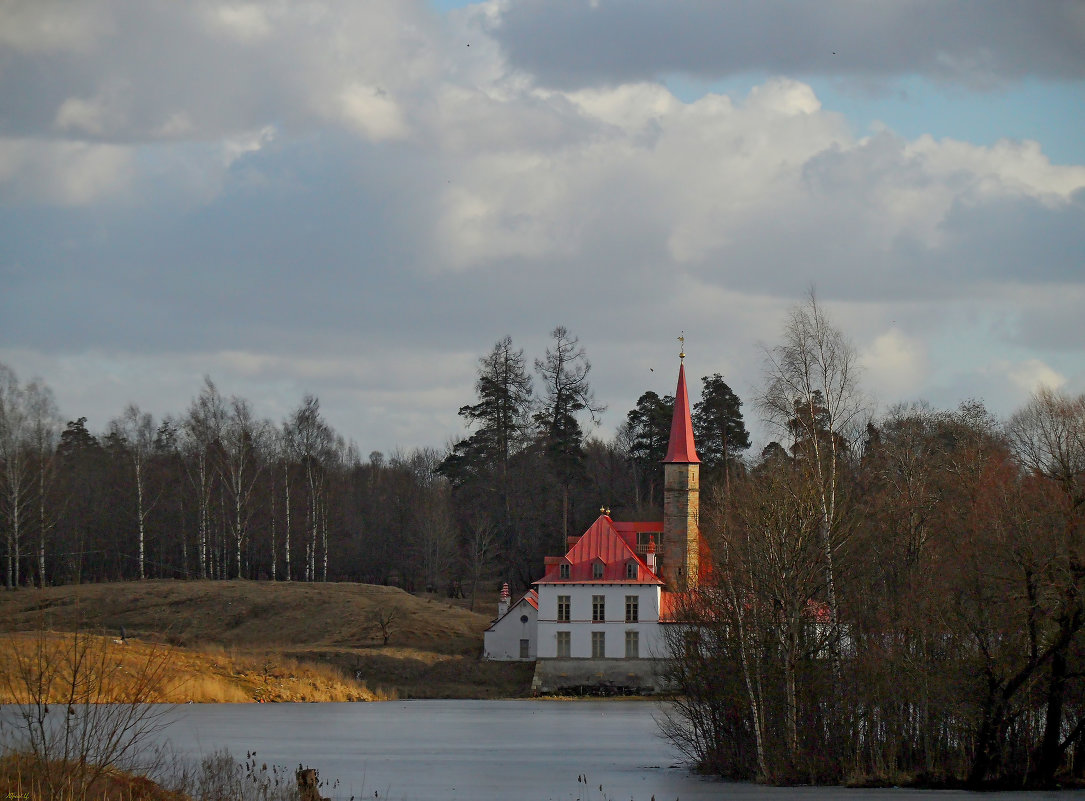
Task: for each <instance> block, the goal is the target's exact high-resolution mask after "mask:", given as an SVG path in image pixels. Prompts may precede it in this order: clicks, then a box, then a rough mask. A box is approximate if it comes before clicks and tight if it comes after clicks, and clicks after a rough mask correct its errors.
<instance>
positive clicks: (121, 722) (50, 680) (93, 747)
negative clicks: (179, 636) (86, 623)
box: [0, 622, 170, 799]
mask: <svg viewBox="0 0 1085 801" xmlns="http://www.w3.org/2000/svg"><path fill="white" fill-rule="evenodd" d="M5 639H6V642H4V650H5V652H6V654H5V655H6V657H7V659H8V667H9V669H8V670H5V671H3V672H2V673H0V687H2V688H3V689H4V690H6V695H8V697H10V698H12V699H13V700H14V701H15V704H14V707H13V710H14V718H15V720H16V721H17V725H16V727H15V728H14V730H13V729H12V728H11V727H9V728H8V730H7V731H6V732H5V734H6V735H7V737H8V738H11V739H8V741H6V742H4V743H3V745H4V746H5V750H7V749H9V748H10V749H12V750H16V751H25V752H29V754H30V757H31V759H32V761H33V765H34V768H35V772H34V776H33V778H32V779H31V782H32V783H40V786H35V787H33V789H34V791H35V795H34V796H33V797H35V798H39V797H40V798H80V799H82V798H86V797H87V793H88V790H89V789H90V787H91V785H93V784H94V783H95V782H96V780H97V779H98V778H100V777H101V776H103V775H104V774H105V773H106V772H107V771H110V770H112V769H115V768H120V769H125V768H128V769H131V768H133V767H134V766H135V760H136V759H137V758H138V757H139V756H140V754H141V751H142V749H143V747H144V746H145V745H146V744H147V742H148V740H151V739H153V738H154V736H155V735H156V733H157V732H159V731H161V730H162V729H163V728H165V725H166V719H165V714H166V712H167V710H168V707H166V706H164V705H163V704H160V703H156V702H159V701H161V700H162V698H161V691H162V689H163V678H164V673H165V669H166V667H167V665H168V662H169V657H170V652H169V651H168V650H167V649H165V648H163V647H160V646H152V647H149V648H146V649H144V650H141V651H140V652H139V653H138V655H135V654H125V656H129V657H131V656H133V655H134V656H135V658H134V659H132V658H128V659H127V660H124V661H122V655H121V654H120V653H119V652H118V648H120V647H122V646H118V645H116V644H115V643H114V642H113V640H112V639H110V638H108V637H101V636H94V635H90V634H88V633H86V632H85V631H82V630H76V631H75V632H74V633H72V634H55V633H52V632H48V631H46V630H45V626H44V622H43V623H42V624H41V625H39V627H38V629H37V631H36V632H35V633H34V634H32V635H30V636H29V637H28V636H26V635H20V634H9V635H6V637H5Z"/></svg>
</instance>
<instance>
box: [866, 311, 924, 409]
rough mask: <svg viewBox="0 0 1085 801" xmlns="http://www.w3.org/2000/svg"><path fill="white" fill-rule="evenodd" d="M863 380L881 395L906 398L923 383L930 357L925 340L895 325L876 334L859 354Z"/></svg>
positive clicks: (912, 394) (883, 396)
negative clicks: (910, 334) (906, 332)
mask: <svg viewBox="0 0 1085 801" xmlns="http://www.w3.org/2000/svg"><path fill="white" fill-rule="evenodd" d="M860 363H861V364H862V367H863V374H864V379H865V383H866V384H867V385H868V386H870V387H871V388H872V389H873V390H874V391H875V392H876V393H877V395H878V396H879V397H882V398H894V399H899V398H908V397H912V396H914V394H915V391H916V388H917V387H921V386H923V385H924V384H925V383H926V380H927V378H928V376H929V369H930V368H929V360H928V355H927V351H926V347H925V346H924V343H923V342H922V341H921V340H920V339H919V338H918V337H914V336H908V335H906V334H905V333H904V332H902V331H901V330H899V329H897V328H890V329H889V330H888V331H886V332H885V333H883V334H880V335H878V336H877V337H876V338H875V339H874V341H873V342H871V343H870V344H869V345H868V346H867V347H865V348H863V350H862V351H861V355H860Z"/></svg>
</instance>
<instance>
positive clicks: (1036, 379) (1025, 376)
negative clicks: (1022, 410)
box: [995, 359, 1066, 393]
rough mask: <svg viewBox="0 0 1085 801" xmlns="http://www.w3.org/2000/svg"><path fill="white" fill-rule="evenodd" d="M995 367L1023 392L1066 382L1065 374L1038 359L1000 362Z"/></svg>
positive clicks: (1052, 387) (1056, 387) (1054, 386)
mask: <svg viewBox="0 0 1085 801" xmlns="http://www.w3.org/2000/svg"><path fill="white" fill-rule="evenodd" d="M995 369H996V370H1001V371H1003V372H1005V374H1006V376H1007V377H1008V378H1009V379H1010V381H1012V382H1013V384H1014V386H1016V387H1017V388H1018V389H1020V390H1021V391H1022V392H1024V393H1032V392H1035V391H1036V390H1037V389H1039V388H1040V387H1050V388H1051V389H1058V388H1059V387H1061V386H1063V385H1064V384H1065V383H1066V376H1064V375H1061V374H1060V373H1058V372H1057V371H1056V370H1054V369H1052V368H1051V367H1049V366H1048V365H1046V364H1044V363H1043V362H1042V361H1040V360H1039V359H1026V360H1025V361H1023V362H1018V363H1016V364H1007V363H1001V364H998V365H995Z"/></svg>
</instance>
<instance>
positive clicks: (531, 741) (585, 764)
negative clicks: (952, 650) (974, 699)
mask: <svg viewBox="0 0 1085 801" xmlns="http://www.w3.org/2000/svg"><path fill="white" fill-rule="evenodd" d="M656 712H657V707H656V706H655V704H652V703H645V702H620V701H619V702H591V701H576V702H562V701H403V702H387V703H368V704H238V705H229V704H221V705H206V706H204V705H188V706H182V707H177V708H176V709H175V710H174V712H173V713H171V720H172V722H171V723H170V726H169V728H168V730H167V732H166V735H165V736H167V737H168V738H169V740H170V742H171V743H172V744H173V746H174V747H175V748H176V749H177V750H179V751H180V752H182V753H185V754H188V755H191V756H199V755H201V754H207V753H209V752H211V751H213V750H215V749H217V748H220V747H223V746H225V747H227V748H229V749H230V751H231V752H233V754H234V756H236V757H239V758H243V757H244V755H245V752H246V751H255V752H256V754H257V761H258V762H266V763H268V764H269V765H270V764H272V763H274V764H280V765H286V766H289V767H290V768H295V767H297V765H298V763H299V762H303V763H305V764H306V765H308V766H310V767H314V768H317V769H318V770H319V771H320V776H321V778H322V779H338V781H339V786H338V787H337V788H335V789H334V790H333V791H331V792H329V791H327V790H325V793H326V794H328V795H331V796H333V797H334V798H336V799H344V800H345V799H349V798H350V797H351V796H352V795H353V796H355V797H357V798H363V797H364V798H374V793H376V794H378V795H379V798H381V799H390V800H391V801H397V800H400V799H401V800H402V801H454V800H456V799H462V800H463V801H548V800H549V799H553V800H554V801H558V800H559V799H560V800H561V801H565V800H566V799H568V800H569V801H573V800H574V799H581V801H604V799H606V801H627V800H628V799H632V801H650V799H652V797H653V796H654V797H655V799H656V801H671V800H672V799H676V798H677V799H681V801H707V799H733V800H734V801H783V799H800V800H802V799H806V800H807V801H829V800H830V799H836V798H844V799H845V800H846V801H914V800H915V799H924V801H931V800H932V799H936V800H937V801H942V799H956V798H969V799H975V798H982V799H988V798H991V796H989V795H984V796H975V795H973V794H969V793H963V792H929V791H928V792H921V791H908V790H880V791H867V790H842V789H837V788H783V789H780V788H768V787H758V786H755V785H748V784H733V783H725V782H718V781H714V780H709V779H702V778H699V777H696V776H691V775H690V774H689V772H688V771H687V770H686V769H685V768H684V767H682V766H681V765H679V764H678V762H679V756H678V754H677V753H676V752H674V751H673V749H672V748H671V747H670V745H669V744H668V743H667V742H665V741H664V740H662V739H660V737H659V736H658V734H657V729H656V723H655V719H654V715H655V714H656ZM578 776H586V777H587V783H586V784H582V783H580V782H578V781H577V777H578ZM600 785H602V790H600V789H599V787H600ZM999 795H1000V796H1003V797H1009V798H1012V799H1013V801H1019V800H1020V801H1025V799H1030V800H1031V799H1039V798H1045V797H1049V798H1064V799H1065V798H1070V797H1076V798H1080V797H1082V796H1083V795H1085V794H1076V793H1075V794H1073V795H1068V794H1058V793H1016V794H999Z"/></svg>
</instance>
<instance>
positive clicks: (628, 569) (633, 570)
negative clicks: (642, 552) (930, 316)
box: [625, 560, 637, 579]
mask: <svg viewBox="0 0 1085 801" xmlns="http://www.w3.org/2000/svg"><path fill="white" fill-rule="evenodd" d="M625 577H626V578H627V579H635V578H636V577H637V563H636V562H634V561H632V560H630V561H628V562H626V563H625Z"/></svg>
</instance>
